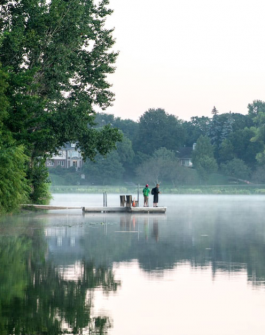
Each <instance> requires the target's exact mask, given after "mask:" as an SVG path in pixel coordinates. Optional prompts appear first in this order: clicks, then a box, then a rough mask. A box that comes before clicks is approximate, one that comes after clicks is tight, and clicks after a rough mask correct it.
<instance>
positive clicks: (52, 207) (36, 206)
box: [22, 204, 83, 210]
mask: <svg viewBox="0 0 265 335" xmlns="http://www.w3.org/2000/svg"><path fill="white" fill-rule="evenodd" d="M22 207H34V208H36V209H46V210H57V209H82V208H83V207H66V206H50V205H30V204H26V205H22Z"/></svg>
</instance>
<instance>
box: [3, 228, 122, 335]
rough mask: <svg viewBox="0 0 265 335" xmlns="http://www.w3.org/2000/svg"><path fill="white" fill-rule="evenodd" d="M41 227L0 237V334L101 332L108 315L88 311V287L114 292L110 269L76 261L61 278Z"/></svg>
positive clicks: (107, 324) (106, 326)
mask: <svg viewBox="0 0 265 335" xmlns="http://www.w3.org/2000/svg"><path fill="white" fill-rule="evenodd" d="M46 252H47V244H46V240H45V236H44V233H43V230H42V229H41V230H35V231H34V234H33V236H28V235H27V236H19V237H16V236H9V237H1V238H0V269H1V271H0V334H2V335H5V334H22V335H23V334H25V335H26V334H49V335H57V334H62V333H63V334H85V333H87V334H106V333H107V331H108V329H109V328H110V327H111V326H112V323H111V320H110V318H109V317H108V316H92V312H91V308H92V306H93V291H94V289H95V288H101V289H102V290H103V292H105V293H107V292H109V291H112V292H113V291H114V292H115V291H116V290H117V288H118V286H119V285H120V283H119V282H118V281H116V280H115V278H114V274H113V272H112V270H111V269H109V268H107V267H103V266H101V267H95V266H94V264H93V263H92V262H86V261H83V262H81V272H80V273H81V275H79V276H78V278H76V280H67V279H65V278H64V274H63V273H60V271H58V268H56V267H55V266H54V265H53V264H52V263H51V262H50V261H47V260H46V259H45V258H46V257H45V255H46Z"/></svg>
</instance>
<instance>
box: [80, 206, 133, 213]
mask: <svg viewBox="0 0 265 335" xmlns="http://www.w3.org/2000/svg"><path fill="white" fill-rule="evenodd" d="M83 212H85V213H126V212H128V208H127V207H83Z"/></svg>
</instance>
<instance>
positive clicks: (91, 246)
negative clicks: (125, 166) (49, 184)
mask: <svg viewBox="0 0 265 335" xmlns="http://www.w3.org/2000/svg"><path fill="white" fill-rule="evenodd" d="M141 200H142V199H141ZM102 202H103V196H102V195H84V194H82V195H80V194H64V195H62V194H60V195H58V194H57V195H54V199H53V200H52V202H51V204H53V205H64V206H93V205H98V206H101V205H102ZM108 205H109V206H119V196H118V195H108ZM159 205H160V206H162V205H165V206H167V213H166V214H160V215H158V214H150V215H147V214H135V215H131V214H114V213H113V214H85V215H83V214H82V213H81V210H80V211H79V210H69V211H49V212H44V213H43V212H38V213H27V214H23V215H13V216H9V217H5V218H1V224H0V334H1V335H5V334H25V335H26V334H27V335H28V334H30V335H31V334H48V335H57V334H62V333H66V334H109V335H165V334H166V335H167V334H170V335H171V334H173V335H175V334H176V335H250V334H255V335H261V334H264V332H265V317H264V312H265V196H198V195H194V196H189V195H163V194H162V195H161V196H160V200H159Z"/></svg>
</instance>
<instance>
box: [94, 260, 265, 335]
mask: <svg viewBox="0 0 265 335" xmlns="http://www.w3.org/2000/svg"><path fill="white" fill-rule="evenodd" d="M114 271H115V278H116V279H120V280H121V282H122V285H121V287H120V288H119V291H118V293H117V294H113V293H110V295H109V296H108V297H106V296H103V295H102V293H101V292H100V291H97V292H96V293H95V296H94V297H95V300H94V307H95V313H96V314H100V313H102V314H105V315H110V316H111V318H112V319H113V320H114V323H113V324H114V327H113V328H112V329H111V330H110V331H109V334H110V335H111V334H115V335H123V334H126V335H135V334H137V335H149V334H150V335H161V334H180V335H213V334H214V335H239V334H240V335H249V334H263V333H264V329H265V319H264V308H265V290H264V288H259V289H256V290H255V291H253V290H252V289H251V288H250V287H249V286H248V284H247V273H246V271H244V270H242V271H240V272H237V273H230V274H229V276H228V275H227V273H223V272H221V271H220V272H219V273H217V275H216V278H215V280H214V281H213V280H212V271H211V269H210V268H209V267H208V268H204V269H199V268H196V269H195V268H191V266H190V265H189V264H182V265H180V266H178V267H176V268H174V269H172V270H168V271H164V273H163V277H158V276H154V277H153V276H150V275H149V276H147V275H146V273H144V272H143V271H142V270H140V269H139V265H138V264H137V262H133V263H129V264H128V263H126V264H125V263H124V264H117V265H115V266H114Z"/></svg>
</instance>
